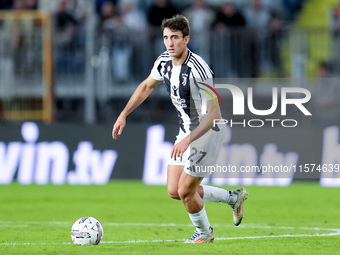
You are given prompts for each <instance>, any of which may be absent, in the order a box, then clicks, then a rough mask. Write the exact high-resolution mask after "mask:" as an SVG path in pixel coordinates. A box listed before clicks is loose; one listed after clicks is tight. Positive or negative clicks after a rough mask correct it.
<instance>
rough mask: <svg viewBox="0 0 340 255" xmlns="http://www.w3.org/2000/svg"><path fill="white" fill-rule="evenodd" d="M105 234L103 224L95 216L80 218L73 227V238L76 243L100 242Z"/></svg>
mask: <svg viewBox="0 0 340 255" xmlns="http://www.w3.org/2000/svg"><path fill="white" fill-rule="evenodd" d="M103 235H104V229H103V227H102V225H101V224H100V222H99V221H98V220H96V219H95V218H93V217H83V218H80V219H79V220H77V221H76V222H75V223H74V224H73V226H72V229H71V238H72V241H73V242H74V243H75V244H76V245H93V244H99V243H100V241H101V240H102V238H103Z"/></svg>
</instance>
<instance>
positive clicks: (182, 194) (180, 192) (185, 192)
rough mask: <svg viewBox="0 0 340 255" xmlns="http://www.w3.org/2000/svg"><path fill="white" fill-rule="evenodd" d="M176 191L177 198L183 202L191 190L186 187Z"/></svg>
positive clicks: (188, 196) (190, 193)
mask: <svg viewBox="0 0 340 255" xmlns="http://www.w3.org/2000/svg"><path fill="white" fill-rule="evenodd" d="M177 193H178V196H179V198H180V199H181V200H182V201H183V202H184V201H186V200H187V199H189V198H190V196H191V195H192V192H191V191H190V190H189V189H188V188H186V187H181V188H179V189H178V192H177Z"/></svg>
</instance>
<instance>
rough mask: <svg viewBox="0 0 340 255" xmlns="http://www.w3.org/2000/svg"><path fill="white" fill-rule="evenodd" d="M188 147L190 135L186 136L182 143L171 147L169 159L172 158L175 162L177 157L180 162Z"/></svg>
mask: <svg viewBox="0 0 340 255" xmlns="http://www.w3.org/2000/svg"><path fill="white" fill-rule="evenodd" d="M189 145H190V135H188V136H186V137H185V138H184V139H183V140H182V141H180V142H179V143H177V144H175V145H174V147H172V150H171V158H174V160H176V158H177V157H179V158H180V159H181V161H182V159H183V154H184V152H185V151H186V150H187V149H188V147H189Z"/></svg>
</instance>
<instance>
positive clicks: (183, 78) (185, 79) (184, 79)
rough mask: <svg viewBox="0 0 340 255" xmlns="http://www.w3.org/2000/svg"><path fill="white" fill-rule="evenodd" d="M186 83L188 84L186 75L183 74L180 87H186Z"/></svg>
mask: <svg viewBox="0 0 340 255" xmlns="http://www.w3.org/2000/svg"><path fill="white" fill-rule="evenodd" d="M187 82H188V74H186V73H183V74H182V85H183V86H185V85H187Z"/></svg>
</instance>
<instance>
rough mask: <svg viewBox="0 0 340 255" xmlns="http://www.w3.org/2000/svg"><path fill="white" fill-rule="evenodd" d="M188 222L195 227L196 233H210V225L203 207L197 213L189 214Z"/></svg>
mask: <svg viewBox="0 0 340 255" xmlns="http://www.w3.org/2000/svg"><path fill="white" fill-rule="evenodd" d="M189 217H190V220H191V222H192V224H194V226H196V231H197V232H199V233H210V229H209V228H210V223H209V220H208V216H207V213H206V211H205V207H203V209H202V210H201V211H199V212H198V213H189Z"/></svg>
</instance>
